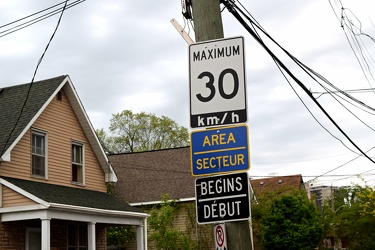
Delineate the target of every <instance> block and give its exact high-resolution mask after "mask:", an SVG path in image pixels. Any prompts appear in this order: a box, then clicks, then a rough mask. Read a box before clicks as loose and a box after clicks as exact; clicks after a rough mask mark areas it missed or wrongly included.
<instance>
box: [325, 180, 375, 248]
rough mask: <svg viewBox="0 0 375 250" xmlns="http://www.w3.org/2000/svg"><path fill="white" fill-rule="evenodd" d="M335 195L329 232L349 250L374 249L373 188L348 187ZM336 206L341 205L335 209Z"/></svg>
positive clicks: (374, 193)
mask: <svg viewBox="0 0 375 250" xmlns="http://www.w3.org/2000/svg"><path fill="white" fill-rule="evenodd" d="M339 191H340V192H339V195H337V194H336V193H335V207H334V209H332V210H331V211H332V212H331V213H332V215H331V218H332V219H331V221H330V225H331V228H330V230H331V232H332V233H333V235H334V236H335V238H338V239H341V240H342V241H345V242H346V243H347V245H348V248H349V249H351V250H357V249H358V250H359V249H361V250H370V249H375V241H374V239H375V215H374V209H375V204H374V202H375V199H374V198H375V190H374V188H373V187H368V186H365V187H362V186H358V185H356V186H350V187H345V188H340V189H339ZM336 204H337V205H339V204H342V205H340V206H337V207H336Z"/></svg>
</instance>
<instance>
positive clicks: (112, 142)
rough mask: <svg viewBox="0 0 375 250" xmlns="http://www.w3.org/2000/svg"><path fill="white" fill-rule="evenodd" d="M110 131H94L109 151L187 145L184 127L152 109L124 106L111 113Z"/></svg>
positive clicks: (139, 150)
mask: <svg viewBox="0 0 375 250" xmlns="http://www.w3.org/2000/svg"><path fill="white" fill-rule="evenodd" d="M109 131H110V133H109V134H107V133H106V132H105V131H104V129H99V130H97V131H96V133H97V135H98V137H99V140H100V142H101V143H102V145H103V146H104V148H105V149H106V150H107V151H108V153H113V154H116V153H128V152H141V151H147V150H157V149H164V148H175V147H182V146H187V145H189V133H188V130H187V128H185V127H183V126H179V125H178V124H177V123H176V122H175V121H173V120H172V119H170V118H168V117H166V116H161V117H157V116H155V115H154V114H152V113H145V112H140V113H133V112H132V111H130V110H124V111H122V112H121V113H118V114H114V115H112V119H111V120H110V126H109Z"/></svg>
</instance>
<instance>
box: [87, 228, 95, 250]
mask: <svg viewBox="0 0 375 250" xmlns="http://www.w3.org/2000/svg"><path fill="white" fill-rule="evenodd" d="M95 224H96V223H95V222H89V223H87V249H90V250H96V237H95V232H96V229H95V228H96V227H95Z"/></svg>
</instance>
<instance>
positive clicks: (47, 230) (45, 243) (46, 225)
mask: <svg viewBox="0 0 375 250" xmlns="http://www.w3.org/2000/svg"><path fill="white" fill-rule="evenodd" d="M41 220H42V226H41V227H42V248H41V250H50V247H51V218H41Z"/></svg>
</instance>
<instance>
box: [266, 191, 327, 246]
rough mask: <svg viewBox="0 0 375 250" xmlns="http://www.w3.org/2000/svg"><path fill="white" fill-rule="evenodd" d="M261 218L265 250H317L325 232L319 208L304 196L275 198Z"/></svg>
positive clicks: (289, 195)
mask: <svg viewBox="0 0 375 250" xmlns="http://www.w3.org/2000/svg"><path fill="white" fill-rule="evenodd" d="M267 208H268V210H267V211H265V212H264V214H263V216H262V218H261V219H260V234H261V245H262V247H263V248H264V249H275V250H277V249H290V250H294V249H295V250H301V249H313V248H314V247H316V246H317V245H318V243H319V240H320V239H321V235H322V232H323V229H322V228H321V225H320V220H319V217H318V212H317V210H316V208H315V206H314V205H313V204H312V203H311V201H309V200H308V199H307V197H306V195H303V194H284V195H282V196H280V197H273V198H272V200H271V201H270V203H269V206H265V207H264V209H267Z"/></svg>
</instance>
